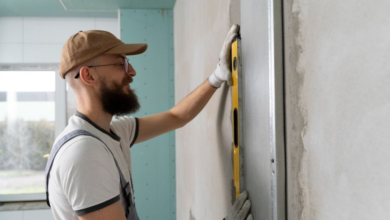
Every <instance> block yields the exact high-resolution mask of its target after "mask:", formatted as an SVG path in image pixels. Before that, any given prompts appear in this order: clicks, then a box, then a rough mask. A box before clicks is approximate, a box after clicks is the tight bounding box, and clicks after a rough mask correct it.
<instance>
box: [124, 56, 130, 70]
mask: <svg viewBox="0 0 390 220" xmlns="http://www.w3.org/2000/svg"><path fill="white" fill-rule="evenodd" d="M124 62H125V65H124V66H125V73H128V71H129V60H128V59H127V58H126V59H125V60H124Z"/></svg>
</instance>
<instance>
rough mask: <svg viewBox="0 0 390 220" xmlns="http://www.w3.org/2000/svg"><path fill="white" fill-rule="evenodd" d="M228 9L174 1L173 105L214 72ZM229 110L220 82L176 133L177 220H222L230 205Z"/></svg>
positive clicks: (202, 0)
mask: <svg viewBox="0 0 390 220" xmlns="http://www.w3.org/2000/svg"><path fill="white" fill-rule="evenodd" d="M229 11H230V1H229V0H218V1H208V0H198V1H184V0H178V1H177V2H176V5H175V8H174V54H175V102H176V103H177V102H179V101H180V100H182V99H183V98H184V97H185V96H186V95H187V94H189V93H190V92H191V91H192V90H194V89H195V88H196V87H197V86H199V85H200V84H201V83H203V82H204V81H205V80H206V79H207V78H208V76H209V75H210V74H212V73H213V71H214V69H215V68H216V66H217V64H218V58H219V53H220V50H221V48H222V44H223V42H224V40H225V37H226V35H227V33H228V31H229V29H230V20H231V18H230V17H229ZM232 19H233V18H232ZM230 112H231V93H230V89H229V88H228V87H227V85H225V84H224V85H223V86H222V87H221V88H220V89H218V90H217V92H216V93H215V94H214V96H213V97H212V98H211V100H210V101H209V103H208V104H207V106H206V107H205V109H203V111H202V112H201V113H200V114H199V115H198V116H197V117H196V118H195V119H194V120H193V121H191V122H190V123H188V124H187V125H186V126H185V127H183V128H181V129H178V130H176V192H177V193H176V194H177V197H176V198H177V200H176V203H177V208H176V210H177V219H180V220H182V219H190V220H195V219H196V220H215V219H223V218H224V217H225V216H226V215H227V213H228V211H229V209H230V207H231V205H232V202H233V195H234V194H233V163H232V127H231V119H230Z"/></svg>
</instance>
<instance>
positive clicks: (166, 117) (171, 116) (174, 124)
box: [135, 25, 239, 143]
mask: <svg viewBox="0 0 390 220" xmlns="http://www.w3.org/2000/svg"><path fill="white" fill-rule="evenodd" d="M238 30H239V26H238V25H233V26H232V27H231V29H230V31H229V33H228V35H227V37H226V39H225V42H224V44H223V46H222V50H221V53H220V55H219V63H218V65H217V68H216V69H215V71H214V72H213V73H212V74H211V76H210V77H209V78H208V80H206V81H205V82H203V83H202V84H201V85H200V86H199V87H198V88H196V89H195V90H194V91H193V92H192V93H190V94H189V95H188V96H187V97H186V98H184V99H183V100H182V101H181V102H179V103H178V104H177V105H176V106H175V107H173V108H172V109H171V110H169V111H166V112H162V113H159V114H154V115H150V116H147V117H142V118H139V119H138V122H139V130H138V137H137V140H136V142H135V143H140V142H143V141H146V140H148V139H150V138H153V137H156V136H158V135H161V134H164V133H166V132H169V131H172V130H175V129H177V128H180V127H183V126H184V125H185V124H187V123H188V122H189V121H191V120H192V119H193V118H195V116H196V115H198V113H199V112H200V111H201V110H202V109H203V108H204V106H205V105H206V104H207V102H208V101H209V100H210V98H211V96H212V95H213V94H214V92H215V91H216V89H217V88H219V87H220V86H221V85H222V84H223V83H224V82H226V81H227V82H228V84H230V83H231V78H232V72H231V70H230V69H231V66H230V50H231V44H232V41H233V39H234V38H235V37H236V36H237V33H238Z"/></svg>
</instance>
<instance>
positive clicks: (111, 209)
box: [79, 201, 126, 220]
mask: <svg viewBox="0 0 390 220" xmlns="http://www.w3.org/2000/svg"><path fill="white" fill-rule="evenodd" d="M105 219H112V220H126V217H125V213H124V212H123V209H122V205H121V203H120V201H117V202H115V203H113V204H111V205H109V206H107V207H104V208H102V209H99V210H96V211H94V212H90V213H88V214H85V215H82V216H79V220H105Z"/></svg>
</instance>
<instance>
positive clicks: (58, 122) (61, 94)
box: [0, 64, 67, 202]
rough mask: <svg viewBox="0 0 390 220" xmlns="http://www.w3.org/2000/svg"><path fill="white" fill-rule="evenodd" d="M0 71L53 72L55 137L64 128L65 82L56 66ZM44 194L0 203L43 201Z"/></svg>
mask: <svg viewBox="0 0 390 220" xmlns="http://www.w3.org/2000/svg"><path fill="white" fill-rule="evenodd" d="M0 71H54V72H55V84H56V90H55V93H54V94H55V95H54V97H55V100H54V102H55V137H57V136H58V135H59V134H60V133H61V131H62V130H63V129H64V128H65V127H66V109H67V106H66V103H67V102H66V81H65V80H64V79H62V78H61V76H60V75H59V68H58V65H56V64H0ZM45 200H46V195H45V193H32V194H12V195H0V202H29V201H45Z"/></svg>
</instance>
